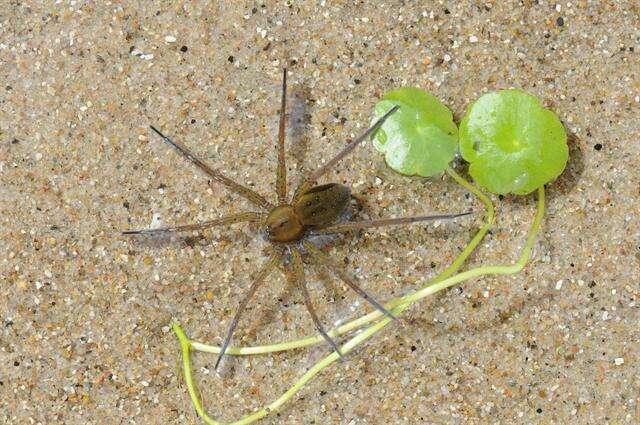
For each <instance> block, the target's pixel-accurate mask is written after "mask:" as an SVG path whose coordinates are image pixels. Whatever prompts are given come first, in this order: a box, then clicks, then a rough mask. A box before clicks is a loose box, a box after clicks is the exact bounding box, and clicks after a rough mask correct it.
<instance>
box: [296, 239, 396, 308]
mask: <svg viewBox="0 0 640 425" xmlns="http://www.w3.org/2000/svg"><path fill="white" fill-rule="evenodd" d="M302 243H303V244H304V247H305V249H306V250H307V252H309V254H310V255H311V257H313V258H314V259H315V260H316V261H317V262H319V263H320V264H321V265H323V266H324V267H325V268H326V269H327V270H329V271H332V272H333V273H334V274H336V275H338V277H339V278H340V279H341V280H342V281H343V282H344V283H346V284H347V285H348V286H349V287H350V288H351V289H353V290H354V291H355V292H356V293H357V294H358V295H360V296H361V297H362V298H364V299H365V300H366V301H367V302H368V303H369V304H371V305H372V306H373V307H374V308H376V309H378V310H379V311H380V312H381V313H383V314H384V315H385V316H388V317H389V318H391V319H395V316H394V315H393V314H391V313H389V311H388V310H387V309H386V308H384V307H383V306H382V305H381V304H380V303H379V302H377V301H376V300H375V299H373V297H372V296H371V295H369V294H367V293H366V292H365V291H364V290H363V289H362V288H360V287H359V286H358V285H357V284H356V283H355V282H354V279H352V278H351V276H349V274H348V273H347V272H346V271H344V269H343V268H342V267H340V266H339V265H338V264H337V263H336V262H335V261H333V260H332V259H331V258H329V256H327V255H325V254H324V253H323V252H322V251H320V250H319V249H318V248H316V247H315V246H313V244H312V243H310V242H308V241H303V242H302Z"/></svg>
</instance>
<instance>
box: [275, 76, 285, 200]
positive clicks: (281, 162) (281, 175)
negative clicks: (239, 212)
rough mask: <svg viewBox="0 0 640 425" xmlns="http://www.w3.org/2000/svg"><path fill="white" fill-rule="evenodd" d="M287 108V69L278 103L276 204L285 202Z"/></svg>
mask: <svg viewBox="0 0 640 425" xmlns="http://www.w3.org/2000/svg"><path fill="white" fill-rule="evenodd" d="M286 107H287V68H284V70H283V71H282V99H281V103H280V125H279V127H278V174H277V177H276V191H277V192H278V203H279V204H280V205H282V204H285V203H286V202H287V168H286V162H285V156H284V154H285V151H284V137H285V124H286Z"/></svg>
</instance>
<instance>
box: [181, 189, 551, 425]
mask: <svg viewBox="0 0 640 425" xmlns="http://www.w3.org/2000/svg"><path fill="white" fill-rule="evenodd" d="M491 210H493V209H491ZM543 215H544V187H541V188H539V189H538V201H537V208H536V215H535V217H534V220H533V223H532V226H531V229H530V230H529V234H528V236H527V239H526V241H525V244H524V246H523V249H522V252H521V255H520V257H519V258H518V260H517V261H516V262H515V263H514V264H513V265H505V266H483V267H477V268H474V269H472V270H469V271H466V272H463V273H460V274H457V275H455V276H452V277H446V276H445V273H448V274H449V275H451V274H453V273H455V271H457V269H458V268H459V267H460V266H461V265H462V262H464V259H466V257H468V256H469V255H470V254H471V252H472V251H473V249H471V250H469V251H468V252H467V249H466V248H465V250H463V252H462V253H461V254H460V256H459V258H461V257H463V255H465V253H466V256H465V257H464V259H463V260H462V261H460V263H459V264H458V265H457V267H453V266H454V265H455V263H456V261H454V263H453V264H452V265H451V266H450V267H448V268H447V269H446V270H445V271H444V272H443V273H441V275H440V276H438V278H436V280H435V281H430V282H427V283H426V284H425V285H424V286H423V287H422V288H421V289H420V290H418V291H416V292H414V293H412V294H409V295H407V296H404V297H401V298H399V299H395V300H393V301H392V302H393V303H394V304H396V306H395V307H394V308H393V309H392V312H393V313H394V314H395V315H399V314H400V313H401V312H402V311H404V310H406V309H407V308H409V306H411V305H412V304H413V303H415V302H416V301H419V300H421V299H422V298H425V297H427V296H429V295H432V294H434V293H436V292H439V291H441V290H443V289H446V288H449V287H451V286H452V285H455V284H456V283H460V282H463V281H465V280H468V279H471V278H475V277H480V276H483V275H487V274H512V273H517V272H518V271H520V270H521V269H522V268H523V267H524V265H525V264H526V263H527V261H528V260H529V259H530V258H531V254H532V251H533V245H534V243H535V240H536V235H537V232H538V230H539V228H540V224H541V222H542V217H543ZM487 222H489V220H487ZM489 226H490V224H489ZM483 229H484V226H483V228H482V229H481V230H480V232H481V231H482V230H483ZM487 230H488V228H487ZM480 232H479V233H480ZM485 233H486V231H485ZM481 239H482V238H479V239H478V240H477V241H476V238H475V237H474V239H473V240H472V242H474V241H475V245H476V246H477V244H478V243H479V242H480V240H481ZM456 260H457V259H456ZM389 304H391V303H389ZM374 313H375V312H374ZM374 313H371V314H369V315H367V316H370V315H372V314H374ZM379 316H380V317H382V315H381V314H380V315H379ZM372 320H375V318H373V319H372ZM389 323H391V319H389V318H387V317H383V318H382V320H380V321H379V322H377V323H374V324H373V325H371V326H369V327H368V328H366V329H365V330H364V331H362V332H360V333H359V334H357V335H355V336H354V337H352V338H351V339H350V340H349V341H347V342H346V343H345V344H344V345H343V346H342V347H341V350H342V352H344V353H347V352H349V351H351V350H352V349H353V348H355V347H356V346H358V345H359V344H361V343H363V342H364V341H366V340H367V339H368V338H370V337H372V336H373V335H375V334H376V333H377V332H379V331H380V330H382V329H383V328H384V327H385V326H387V325H388V324H389ZM173 327H174V331H175V332H176V334H177V335H178V338H179V339H180V344H181V347H182V356H183V371H184V374H185V380H186V382H187V387H188V389H189V395H190V397H191V398H192V401H193V403H194V406H195V408H196V411H197V413H198V414H199V415H200V416H201V417H202V418H203V419H204V420H205V422H206V423H208V424H219V422H217V421H215V420H213V419H211V418H210V417H209V416H208V415H207V414H206V412H205V411H204V409H203V408H202V404H201V402H200V400H199V398H198V396H197V393H196V390H195V386H194V384H193V379H192V376H191V366H190V355H189V353H190V349H191V348H192V346H193V344H192V343H191V342H190V341H189V340H188V339H187V338H186V336H185V335H184V332H182V329H180V327H179V325H178V324H177V323H174V325H173ZM294 342H295V341H294ZM240 350H242V349H240ZM337 359H338V355H337V354H336V353H335V352H334V353H331V354H330V355H328V356H327V357H325V358H324V359H322V360H320V361H319V362H318V363H316V364H315V365H314V366H313V367H311V368H310V369H309V370H308V371H307V372H306V373H305V374H304V375H303V376H302V377H301V378H300V379H299V380H298V381H297V382H296V383H295V384H294V385H293V386H292V387H291V388H290V389H289V390H288V391H286V392H285V393H284V394H283V395H282V396H280V397H279V398H278V399H277V400H275V401H274V402H272V403H271V404H269V405H268V406H266V407H265V408H263V409H261V410H259V411H257V412H255V413H253V414H251V415H248V416H246V417H245V418H243V419H241V420H240V421H237V422H234V424H249V423H252V422H254V421H256V420H258V419H260V418H263V417H265V416H266V415H268V414H269V413H271V412H272V411H274V410H276V409H278V408H279V407H280V406H281V405H282V404H284V403H285V402H286V401H288V400H289V399H290V398H291V397H293V395H294V394H295V393H296V392H297V391H299V390H300V389H301V388H302V387H303V386H304V385H305V384H306V383H307V382H308V381H309V380H311V379H312V378H313V377H314V376H315V375H316V374H318V373H319V372H321V371H322V370H323V369H324V368H326V367H327V366H329V365H330V364H331V363H333V362H334V361H336V360H337Z"/></svg>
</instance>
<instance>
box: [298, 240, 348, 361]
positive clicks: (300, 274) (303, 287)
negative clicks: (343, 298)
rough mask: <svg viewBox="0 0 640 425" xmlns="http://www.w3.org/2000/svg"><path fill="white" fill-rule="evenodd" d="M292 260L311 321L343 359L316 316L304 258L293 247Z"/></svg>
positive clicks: (338, 348) (336, 345)
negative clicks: (307, 281)
mask: <svg viewBox="0 0 640 425" xmlns="http://www.w3.org/2000/svg"><path fill="white" fill-rule="evenodd" d="M291 259H292V263H293V278H295V279H296V283H297V285H298V286H299V287H300V289H301V290H302V294H303V295H304V303H305V305H306V306H307V310H308V311H309V314H310V315H311V319H312V320H313V323H314V324H315V326H316V329H317V330H318V332H320V335H322V337H323V338H324V339H325V341H327V343H329V345H330V346H331V347H332V348H333V350H334V351H335V352H336V353H338V355H339V356H340V358H342V353H341V352H340V347H338V344H336V343H335V341H334V340H332V339H331V337H330V336H329V335H327V332H326V331H325V330H324V327H323V326H322V323H321V322H320V319H319V318H318V315H317V314H316V310H315V309H314V308H313V303H312V302H311V295H310V294H309V290H308V289H307V284H306V281H305V276H304V265H303V264H302V257H301V256H300V250H299V249H298V248H297V247H291Z"/></svg>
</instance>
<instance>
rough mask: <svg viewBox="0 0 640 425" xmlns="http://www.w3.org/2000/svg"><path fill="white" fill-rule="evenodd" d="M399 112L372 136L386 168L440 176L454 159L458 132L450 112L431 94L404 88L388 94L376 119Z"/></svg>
mask: <svg viewBox="0 0 640 425" xmlns="http://www.w3.org/2000/svg"><path fill="white" fill-rule="evenodd" d="M394 105H399V106H400V109H398V110H397V111H396V112H395V113H394V114H392V115H391V116H390V117H389V118H388V119H387V120H386V121H385V123H384V124H383V125H382V127H381V128H380V129H379V130H378V131H377V132H376V133H375V135H374V136H373V146H374V147H375V148H376V149H377V150H378V151H380V152H382V153H384V158H385V161H386V162H387V165H389V167H391V168H392V169H394V170H395V171H397V172H399V173H402V174H406V175H419V176H423V177H428V176H433V175H435V174H439V173H441V172H442V171H444V169H445V168H446V167H447V165H448V164H449V162H451V160H452V159H453V158H454V156H455V154H456V151H457V148H458V128H457V127H456V125H455V123H454V122H453V116H452V114H451V111H450V110H449V109H448V108H447V107H446V106H444V105H443V104H442V103H440V101H438V99H436V98H435V97H433V96H432V95H430V94H429V93H427V92H425V91H424V90H421V89H419V88H415V87H405V88H401V89H399V90H395V91H392V92H390V93H387V94H386V95H385V96H384V97H383V98H382V100H381V101H380V102H378V104H377V105H376V107H375V115H376V118H379V117H381V116H382V115H384V114H385V112H387V111H388V110H389V109H391V108H392V107H393V106H394Z"/></svg>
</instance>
